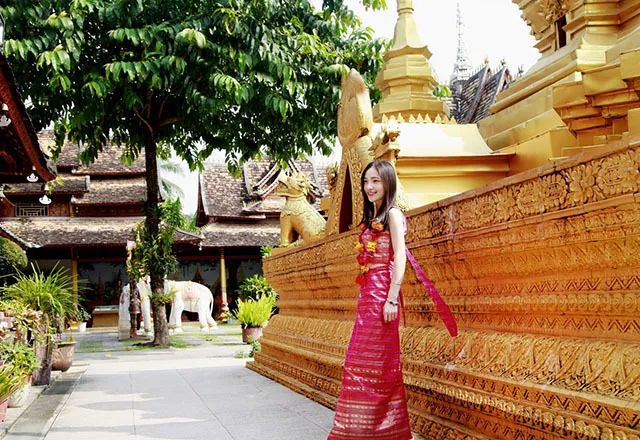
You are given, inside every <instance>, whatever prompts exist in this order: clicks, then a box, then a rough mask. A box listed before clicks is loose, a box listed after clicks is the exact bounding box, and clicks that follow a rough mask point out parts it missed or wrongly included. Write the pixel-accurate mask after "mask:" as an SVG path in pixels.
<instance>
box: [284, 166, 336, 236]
mask: <svg viewBox="0 0 640 440" xmlns="http://www.w3.org/2000/svg"><path fill="white" fill-rule="evenodd" d="M310 189H311V184H310V182H309V179H308V178H307V176H306V175H305V174H304V173H293V174H292V175H288V174H287V173H285V172H282V173H281V174H280V176H279V177H278V186H277V188H276V194H278V195H279V196H282V197H285V198H286V199H287V201H286V203H285V205H284V209H283V210H282V212H281V213H280V246H298V245H300V244H302V243H303V242H305V243H308V242H310V241H313V240H317V239H319V238H321V237H323V236H324V229H325V223H326V222H325V220H324V218H323V217H322V216H321V215H320V213H319V212H318V211H316V209H315V208H314V207H313V206H311V204H310V203H309V201H308V200H307V194H309V191H310Z"/></svg>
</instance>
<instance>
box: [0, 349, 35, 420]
mask: <svg viewBox="0 0 640 440" xmlns="http://www.w3.org/2000/svg"><path fill="white" fill-rule="evenodd" d="M0 359H2V360H3V361H4V363H5V364H10V365H11V366H12V367H13V371H14V373H15V374H16V375H17V376H19V377H20V379H21V380H20V386H19V387H18V388H17V389H16V390H15V391H14V393H13V394H12V395H11V397H10V398H9V408H18V407H20V406H22V405H23V403H24V401H25V400H26V397H27V395H28V393H29V387H30V386H31V374H32V373H33V372H34V371H35V369H36V368H38V359H37V358H36V354H35V352H34V350H33V347H32V346H31V345H29V344H25V343H24V342H20V341H15V340H14V341H2V342H0Z"/></svg>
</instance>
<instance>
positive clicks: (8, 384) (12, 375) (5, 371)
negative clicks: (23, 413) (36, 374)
mask: <svg viewBox="0 0 640 440" xmlns="http://www.w3.org/2000/svg"><path fill="white" fill-rule="evenodd" d="M22 381H23V377H22V374H21V372H20V370H19V369H18V368H16V367H15V366H13V365H11V364H2V365H0V422H4V420H5V418H6V415H7V407H8V406H9V397H11V395H12V394H13V393H14V392H15V391H16V390H17V389H18V388H20V387H21V386H22Z"/></svg>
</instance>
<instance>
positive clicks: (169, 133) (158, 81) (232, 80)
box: [0, 0, 385, 169]
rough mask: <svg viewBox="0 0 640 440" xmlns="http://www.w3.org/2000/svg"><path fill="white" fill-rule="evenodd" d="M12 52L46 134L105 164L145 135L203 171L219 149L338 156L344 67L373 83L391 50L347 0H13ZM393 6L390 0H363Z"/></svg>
mask: <svg viewBox="0 0 640 440" xmlns="http://www.w3.org/2000/svg"><path fill="white" fill-rule="evenodd" d="M3 3H4V6H2V7H0V14H2V15H3V16H4V17H5V20H6V28H7V38H6V43H5V53H6V54H7V56H8V57H9V58H10V59H11V63H12V67H13V69H14V70H15V71H16V76H17V77H18V78H20V81H19V84H18V86H19V87H20V89H21V92H22V93H23V96H25V97H29V98H30V100H31V102H32V104H33V107H32V108H31V109H30V114H31V116H32V118H33V121H34V124H35V126H36V128H37V129H41V128H44V127H46V126H47V125H49V124H50V123H51V121H53V122H54V124H55V125H54V127H55V132H56V134H57V136H58V141H59V145H61V143H62V139H63V137H64V136H67V137H68V138H69V139H71V140H72V141H76V142H82V145H83V152H82V155H83V156H82V159H83V161H85V162H90V161H92V160H94V159H95V157H96V156H97V154H98V153H99V152H100V151H101V149H102V148H103V147H104V145H105V144H106V143H107V141H108V140H109V138H110V140H111V141H113V142H114V143H117V144H122V145H125V146H126V147H127V154H126V155H127V157H128V158H129V159H131V158H134V157H136V156H137V155H138V154H139V153H140V151H141V149H142V148H144V147H145V145H147V142H148V139H147V137H148V136H152V137H153V139H154V141H155V142H156V143H157V144H158V147H159V153H160V155H161V156H164V157H166V156H167V155H168V154H169V152H170V148H171V147H173V148H174V149H175V151H176V153H177V155H178V156H181V157H182V158H184V159H185V160H186V161H187V162H188V163H189V165H190V167H191V168H192V169H194V168H196V167H197V166H199V165H200V164H201V163H202V161H203V159H206V158H207V157H208V156H209V155H210V154H211V152H212V151H213V150H214V149H219V150H223V151H225V152H226V155H227V161H228V163H230V164H231V165H232V166H233V165H236V166H237V165H238V163H239V161H242V160H246V159H249V158H251V157H254V156H256V155H258V154H260V153H262V154H265V153H266V154H269V155H270V156H272V157H274V158H276V159H280V160H286V159H290V158H294V157H297V156H299V155H301V154H308V153H311V152H312V150H313V148H314V147H315V148H317V149H318V150H320V151H322V152H324V153H327V152H328V151H329V150H330V148H331V147H332V144H333V143H332V140H333V138H334V136H335V132H336V128H335V109H336V105H337V102H338V92H339V90H338V85H339V77H340V74H341V73H342V71H343V69H344V67H345V66H348V67H354V68H356V69H358V70H359V71H360V72H361V73H362V74H363V75H365V77H367V79H368V82H369V83H370V84H372V83H373V78H374V75H375V73H376V72H377V70H378V69H379V67H380V63H381V60H382V53H383V51H384V49H385V42H384V41H381V40H376V39H374V38H373V31H372V30H371V29H367V28H364V27H362V25H361V22H360V21H359V19H358V18H357V17H356V16H355V15H354V14H353V13H352V12H351V11H350V10H349V9H348V8H347V7H346V6H345V5H344V4H343V1H342V0H325V1H324V2H323V8H322V10H314V8H313V6H312V5H311V4H310V2H309V1H308V0H182V1H180V2H168V1H164V0H145V1H142V0H40V1H38V2H31V1H27V0H8V1H6V2H3ZM363 3H364V4H365V5H366V6H370V7H381V6H384V1H383V0H363Z"/></svg>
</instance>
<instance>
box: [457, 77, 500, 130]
mask: <svg viewBox="0 0 640 440" xmlns="http://www.w3.org/2000/svg"><path fill="white" fill-rule="evenodd" d="M510 78H511V77H510V74H509V70H508V69H507V67H506V66H503V67H502V68H501V69H500V70H499V71H498V72H497V73H495V74H494V73H493V72H492V71H491V69H490V68H489V66H484V67H483V68H481V69H480V70H478V71H477V72H476V73H475V74H474V75H472V76H471V77H470V78H469V79H467V80H465V81H458V82H456V83H455V84H452V86H451V87H452V92H453V105H452V106H451V113H452V115H453V116H454V117H455V119H456V121H457V122H458V123H461V124H470V123H475V122H478V121H480V120H481V119H484V118H485V117H487V116H489V114H490V111H489V108H490V107H491V105H493V103H494V102H495V100H496V96H497V95H498V93H500V92H501V91H502V90H504V89H506V88H507V86H508V85H509V81H510Z"/></svg>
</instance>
